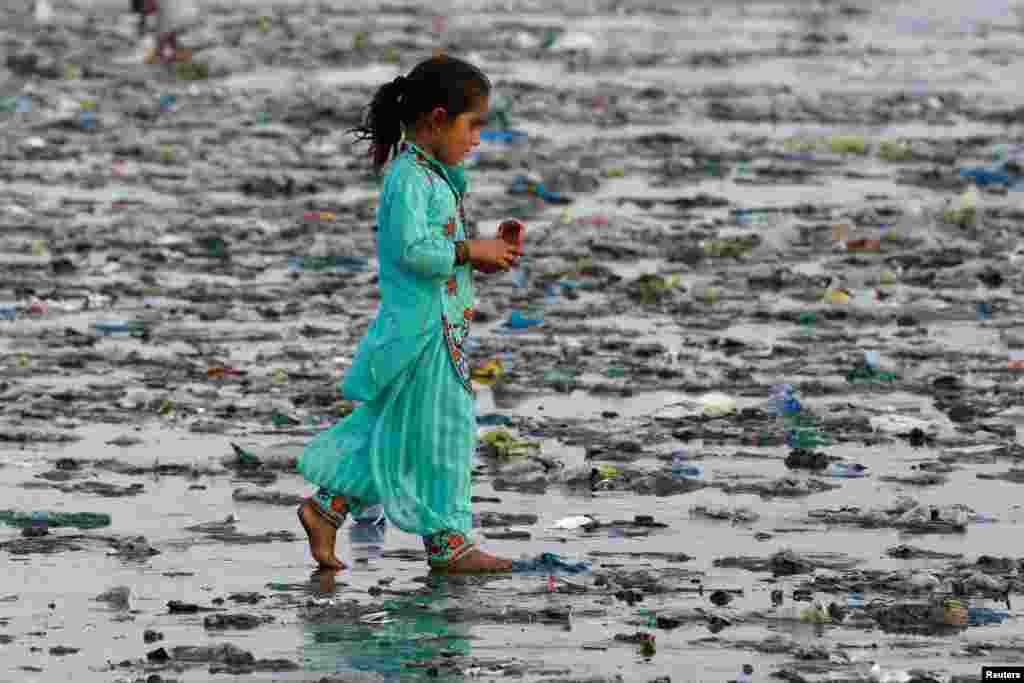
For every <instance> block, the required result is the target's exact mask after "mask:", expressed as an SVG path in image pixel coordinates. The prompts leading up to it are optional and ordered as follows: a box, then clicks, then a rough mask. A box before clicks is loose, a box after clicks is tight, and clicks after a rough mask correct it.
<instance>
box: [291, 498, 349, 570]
mask: <svg viewBox="0 0 1024 683" xmlns="http://www.w3.org/2000/svg"><path fill="white" fill-rule="evenodd" d="M298 514H299V521H300V522H302V528H303V529H305V530H306V536H308V537H309V549H310V551H311V552H312V553H313V559H314V560H316V561H317V564H319V565H320V568H321V569H334V570H336V571H340V570H342V569H345V566H346V565H345V563H344V562H342V561H341V560H339V559H338V557H337V556H336V555H335V554H334V548H335V542H336V541H337V538H338V527H336V526H334V525H333V524H332V523H331V522H329V521H328V520H327V518H326V517H325V516H324V515H322V514H321V513H320V512H318V511H317V509H316V503H314V502H313V501H311V500H307V501H306V502H305V503H303V504H302V505H300V506H299V510H298Z"/></svg>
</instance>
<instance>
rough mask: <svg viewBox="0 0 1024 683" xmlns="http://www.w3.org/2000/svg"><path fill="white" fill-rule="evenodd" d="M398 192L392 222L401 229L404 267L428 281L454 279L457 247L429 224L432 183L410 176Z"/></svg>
mask: <svg viewBox="0 0 1024 683" xmlns="http://www.w3.org/2000/svg"><path fill="white" fill-rule="evenodd" d="M438 182H440V181H438ZM394 190H395V193H394V196H393V198H392V200H391V201H392V202H393V205H392V206H391V220H392V222H393V225H396V227H397V237H398V239H399V242H400V244H399V251H398V253H399V261H400V263H401V265H402V267H403V268H405V269H407V270H410V271H412V272H414V273H416V274H417V275H421V276H423V277H427V278H437V279H441V278H446V277H449V276H451V275H452V273H454V272H455V244H454V242H452V241H451V240H449V239H447V238H446V237H443V236H441V235H440V234H439V231H438V230H436V228H435V229H432V228H431V226H430V225H429V223H428V221H427V213H428V212H427V208H428V206H429V203H430V187H429V185H428V181H427V180H426V179H424V178H422V176H419V174H409V175H406V176H405V177H404V178H401V179H400V181H399V182H398V183H397V184H396V186H395V188H394Z"/></svg>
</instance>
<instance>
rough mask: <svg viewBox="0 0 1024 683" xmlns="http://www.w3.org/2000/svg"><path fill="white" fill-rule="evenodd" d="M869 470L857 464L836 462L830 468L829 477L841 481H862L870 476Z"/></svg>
mask: <svg viewBox="0 0 1024 683" xmlns="http://www.w3.org/2000/svg"><path fill="white" fill-rule="evenodd" d="M867 470H868V468H867V467H865V466H864V465H860V464H856V463H845V462H834V463H832V464H831V465H829V466H828V470H827V472H828V476H830V477H838V478H840V479H860V478H862V477H866V476H868V474H867Z"/></svg>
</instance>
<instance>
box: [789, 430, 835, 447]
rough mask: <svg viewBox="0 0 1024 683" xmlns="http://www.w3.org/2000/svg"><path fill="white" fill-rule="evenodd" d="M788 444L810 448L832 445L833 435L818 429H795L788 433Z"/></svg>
mask: <svg viewBox="0 0 1024 683" xmlns="http://www.w3.org/2000/svg"><path fill="white" fill-rule="evenodd" d="M786 445H787V446H789V447H790V448H797V449H803V450H810V449H813V448H818V447H819V446H830V445H832V437H831V436H829V435H828V434H825V433H823V432H819V431H818V430H816V429H794V430H790V431H788V432H787V433H786Z"/></svg>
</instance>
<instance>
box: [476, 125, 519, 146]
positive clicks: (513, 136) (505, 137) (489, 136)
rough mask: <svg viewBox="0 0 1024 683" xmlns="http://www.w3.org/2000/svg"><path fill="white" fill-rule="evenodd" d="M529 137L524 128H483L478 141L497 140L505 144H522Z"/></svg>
mask: <svg viewBox="0 0 1024 683" xmlns="http://www.w3.org/2000/svg"><path fill="white" fill-rule="evenodd" d="M528 139H529V135H528V134H527V132H526V131H525V130H518V129H512V130H494V129H491V128H485V129H484V130H482V131H480V142H499V143H503V144H506V145H522V144H525V143H526V141H527V140H528Z"/></svg>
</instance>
